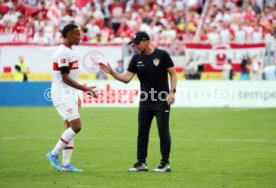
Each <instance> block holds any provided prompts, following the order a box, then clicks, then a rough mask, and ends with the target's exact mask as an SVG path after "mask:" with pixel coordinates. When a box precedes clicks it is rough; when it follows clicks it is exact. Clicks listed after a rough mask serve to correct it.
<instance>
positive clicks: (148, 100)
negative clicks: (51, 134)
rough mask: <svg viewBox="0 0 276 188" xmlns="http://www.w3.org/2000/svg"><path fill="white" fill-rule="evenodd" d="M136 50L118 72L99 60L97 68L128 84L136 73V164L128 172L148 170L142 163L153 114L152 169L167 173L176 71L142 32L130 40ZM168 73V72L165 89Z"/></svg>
mask: <svg viewBox="0 0 276 188" xmlns="http://www.w3.org/2000/svg"><path fill="white" fill-rule="evenodd" d="M130 44H133V45H134V47H135V49H136V50H137V51H138V52H139V53H138V54H136V55H134V56H133V57H132V59H131V61H130V63H129V66H128V69H127V71H125V72H124V73H123V74H119V73H117V72H116V71H114V70H113V69H112V68H111V66H110V65H109V64H108V65H105V64H103V63H100V68H101V69H103V70H104V71H105V72H107V73H109V74H111V75H112V76H113V77H114V78H116V79H117V80H119V81H121V82H124V83H128V82H129V81H131V80H132V78H133V77H134V75H135V74H137V76H138V78H139V81H140V86H141V95H140V104H139V113H138V140H137V141H138V144H137V160H138V161H137V163H135V164H134V166H133V168H130V169H128V171H129V172H137V171H148V166H147V163H146V158H147V149H148V140H149V132H150V126H151V122H152V119H153V117H154V116H155V117H156V119H157V126H158V132H159V137H160V150H161V154H162V159H161V161H160V165H159V166H158V167H157V168H156V169H154V172H170V171H171V167H170V165H169V156H170V149H171V136H170V132H169V115H170V105H171V104H173V103H174V100H175V92H176V82H177V78H176V71H175V67H174V63H173V61H172V59H171V57H170V55H169V54H168V53H167V52H166V51H164V50H160V49H158V48H154V47H152V46H151V45H150V37H149V35H148V34H147V33H145V32H137V33H136V34H135V35H134V38H133V40H132V41H131V42H130ZM168 73H169V75H170V85H171V88H170V89H169V83H168Z"/></svg>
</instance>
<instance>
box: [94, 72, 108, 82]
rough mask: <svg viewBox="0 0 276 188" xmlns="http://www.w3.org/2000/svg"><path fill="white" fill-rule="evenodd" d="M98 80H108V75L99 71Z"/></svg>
mask: <svg viewBox="0 0 276 188" xmlns="http://www.w3.org/2000/svg"><path fill="white" fill-rule="evenodd" d="M96 79H97V80H107V74H106V73H105V72H104V71H103V70H101V69H100V70H99V71H98V72H97V73H96Z"/></svg>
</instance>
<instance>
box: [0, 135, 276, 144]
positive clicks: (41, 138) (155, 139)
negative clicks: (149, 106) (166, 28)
mask: <svg viewBox="0 0 276 188" xmlns="http://www.w3.org/2000/svg"><path fill="white" fill-rule="evenodd" d="M56 139H58V137H16V136H13V137H12V136H9V137H2V138H1V139H0V140H1V141H18V140H56ZM79 139H81V140H92V141H93V140H94V141H136V138H117V137H109V138H104V137H101V138H99V137H98V138H87V137H81V138H79ZM150 140H153V141H159V138H150ZM172 141H173V142H174V141H176V142H240V143H276V140H272V139H226V138H213V139H197V138H172Z"/></svg>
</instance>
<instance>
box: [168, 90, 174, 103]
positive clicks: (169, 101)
mask: <svg viewBox="0 0 276 188" xmlns="http://www.w3.org/2000/svg"><path fill="white" fill-rule="evenodd" d="M174 101H175V94H174V93H173V92H170V93H169V96H168V99H167V102H168V105H171V104H174Z"/></svg>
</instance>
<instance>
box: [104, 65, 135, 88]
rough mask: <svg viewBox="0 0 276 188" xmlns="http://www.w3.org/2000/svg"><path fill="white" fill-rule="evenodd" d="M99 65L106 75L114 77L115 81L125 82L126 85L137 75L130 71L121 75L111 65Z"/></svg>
mask: <svg viewBox="0 0 276 188" xmlns="http://www.w3.org/2000/svg"><path fill="white" fill-rule="evenodd" d="M99 65H100V69H101V70H103V71H105V72H106V73H108V74H110V75H112V76H113V77H114V78H115V79H117V80H119V81H121V82H124V83H126V84H127V83H128V82H130V80H132V78H133V77H134V75H135V74H134V73H132V72H129V71H126V72H124V73H123V74H119V73H117V72H116V71H114V70H113V69H112V67H111V66H110V65H109V64H107V65H105V64H103V63H99Z"/></svg>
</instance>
